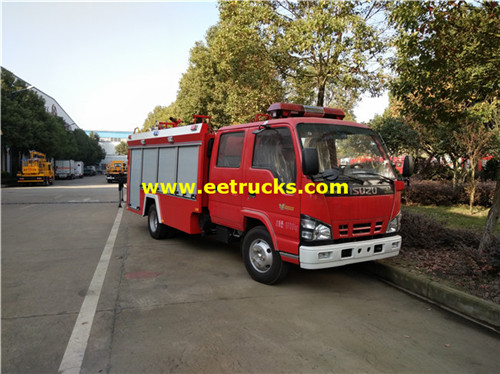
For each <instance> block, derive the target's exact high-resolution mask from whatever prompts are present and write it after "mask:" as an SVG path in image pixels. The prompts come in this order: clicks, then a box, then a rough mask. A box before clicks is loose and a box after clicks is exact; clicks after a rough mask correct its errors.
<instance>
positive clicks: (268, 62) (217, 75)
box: [143, 1, 386, 129]
mask: <svg viewBox="0 0 500 374" xmlns="http://www.w3.org/2000/svg"><path fill="white" fill-rule="evenodd" d="M381 10H382V6H381V3H380V2H375V3H366V2H363V1H351V2H330V1H319V2H309V1H299V2H294V1H270V2H265V1H242V2H237V1H220V2H219V11H220V20H219V22H218V23H217V25H215V26H213V27H212V28H210V29H209V30H208V32H207V34H206V38H205V41H204V42H201V41H200V42H197V43H196V44H195V46H194V47H193V48H192V49H191V53H190V59H189V67H188V69H187V71H186V73H184V75H183V76H182V79H181V81H180V83H179V91H178V95H177V98H176V101H175V102H174V103H173V104H171V105H170V106H169V107H167V108H165V107H157V108H155V110H154V111H153V112H152V113H150V114H149V115H148V118H147V119H146V121H145V124H144V126H143V129H147V128H151V127H152V126H153V125H154V122H155V121H157V120H159V119H160V117H163V118H161V120H163V121H164V120H166V119H168V117H170V116H173V117H180V118H181V119H182V120H183V122H184V123H189V122H190V121H191V119H192V115H193V114H195V113H196V114H209V115H211V116H212V119H213V122H214V123H215V124H216V125H215V127H217V125H231V124H236V123H245V122H250V121H253V120H254V119H255V115H256V114H257V113H265V112H266V110H267V108H268V106H269V105H270V104H271V103H273V102H276V101H289V102H298V103H304V104H317V105H320V106H322V105H328V106H335V107H340V108H342V109H343V110H344V111H345V112H346V113H347V115H348V118H353V117H354V116H353V108H354V105H355V103H356V102H357V101H358V99H359V97H360V95H361V94H362V93H364V92H366V91H369V92H371V93H372V94H376V93H378V92H379V90H380V88H381V87H382V85H383V83H384V81H385V76H384V74H383V71H382V68H383V58H382V56H383V53H384V51H385V48H386V47H385V46H386V44H385V43H384V40H382V38H381V37H380V35H381V34H382V31H383V30H381V29H380V28H379V27H378V26H376V22H374V21H373V17H374V16H375V15H376V14H377V13H379V12H380V11H381ZM374 66H376V67H375V68H374ZM165 117H166V118H165Z"/></svg>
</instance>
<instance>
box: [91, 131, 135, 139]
mask: <svg viewBox="0 0 500 374" xmlns="http://www.w3.org/2000/svg"><path fill="white" fill-rule="evenodd" d="M91 131H92V132H94V133H97V135H99V137H100V138H121V139H127V138H128V136H129V135H131V134H132V131H101V130H85V133H86V134H87V135H89V134H90V132H91Z"/></svg>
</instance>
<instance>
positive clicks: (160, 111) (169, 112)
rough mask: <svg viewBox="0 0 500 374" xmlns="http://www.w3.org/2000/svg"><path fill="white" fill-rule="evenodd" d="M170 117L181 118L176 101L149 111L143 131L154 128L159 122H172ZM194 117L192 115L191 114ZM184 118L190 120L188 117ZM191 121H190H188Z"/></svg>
mask: <svg viewBox="0 0 500 374" xmlns="http://www.w3.org/2000/svg"><path fill="white" fill-rule="evenodd" d="M170 117H173V118H179V117H180V112H179V110H178V109H177V105H176V103H172V104H170V105H169V106H166V107H165V106H160V105H158V106H156V107H155V108H154V109H153V111H152V112H149V114H148V116H147V118H146V120H145V121H144V124H143V125H142V131H146V130H148V129H152V128H153V127H154V126H155V124H156V123H157V122H170ZM191 117H192V116H191ZM182 119H183V120H188V119H187V118H186V119H184V118H182ZM188 122H189V121H188Z"/></svg>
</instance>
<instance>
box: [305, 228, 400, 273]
mask: <svg viewBox="0 0 500 374" xmlns="http://www.w3.org/2000/svg"><path fill="white" fill-rule="evenodd" d="M400 249H401V236H400V235H394V236H389V237H385V238H380V239H372V240H364V241H359V242H348V243H341V244H329V245H320V246H306V245H301V246H300V247H299V256H300V257H299V258H300V267H301V268H303V269H324V268H332V267H336V266H343V265H348V264H355V263H357V262H365V261H373V260H380V259H383V258H387V257H393V256H397V255H398V254H399V250H400Z"/></svg>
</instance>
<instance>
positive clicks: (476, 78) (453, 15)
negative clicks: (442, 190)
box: [391, 1, 500, 157]
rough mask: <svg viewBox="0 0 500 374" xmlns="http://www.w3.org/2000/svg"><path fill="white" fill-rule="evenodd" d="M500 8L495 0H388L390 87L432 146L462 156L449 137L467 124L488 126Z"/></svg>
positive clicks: (496, 90)
mask: <svg viewBox="0 0 500 374" xmlns="http://www.w3.org/2000/svg"><path fill="white" fill-rule="evenodd" d="M499 15H500V8H499V7H498V6H497V4H496V3H494V2H491V3H490V2H483V3H480V4H477V3H466V2H454V1H450V2H440V1H427V2H402V1H397V2H395V3H394V4H393V5H392V16H391V20H392V23H393V25H394V26H395V27H396V29H397V36H396V39H395V44H396V47H397V54H396V57H395V60H394V69H395V71H396V73H397V74H398V77H397V79H396V80H395V81H394V82H393V85H392V92H393V93H394V94H395V96H396V97H397V99H398V100H400V101H401V104H402V108H401V110H402V114H403V115H405V116H406V117H409V118H410V119H411V120H412V121H414V122H415V123H416V124H417V125H418V127H419V130H422V132H427V134H428V138H430V139H431V140H432V143H433V145H434V148H435V149H436V150H438V151H439V152H441V153H448V154H449V155H450V156H452V157H458V156H463V155H466V151H465V149H464V146H463V144H460V143H459V142H458V141H454V140H453V139H451V135H452V133H453V132H454V131H456V132H458V133H460V132H462V129H465V131H467V129H468V125H469V124H471V123H481V124H485V125H488V126H490V127H492V125H491V119H492V116H491V113H492V112H493V111H494V107H495V106H496V107H498V104H495V103H498V94H499V85H498V71H499V68H500V65H499V52H498V51H500V38H499V34H498V30H499V29H500V18H499Z"/></svg>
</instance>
